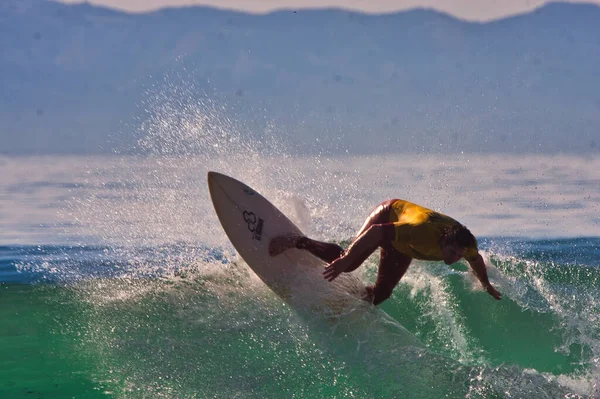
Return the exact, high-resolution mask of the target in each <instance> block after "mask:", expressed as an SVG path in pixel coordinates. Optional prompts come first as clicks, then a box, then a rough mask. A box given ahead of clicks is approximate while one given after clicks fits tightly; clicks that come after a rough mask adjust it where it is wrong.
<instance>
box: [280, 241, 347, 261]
mask: <svg viewBox="0 0 600 399" xmlns="http://www.w3.org/2000/svg"><path fill="white" fill-rule="evenodd" d="M290 248H297V249H304V250H306V251H309V252H310V253H311V254H313V255H314V256H316V257H317V258H319V259H321V260H323V261H325V262H327V263H331V262H333V261H334V260H336V259H337V258H339V257H340V256H342V254H343V253H344V248H342V247H340V246H339V245H337V244H333V243H329V242H321V241H316V240H312V239H310V238H308V237H305V236H299V235H281V236H278V237H275V238H273V239H272V240H271V242H270V243H269V254H270V255H271V256H276V255H279V254H280V253H282V252H283V251H285V250H287V249H290Z"/></svg>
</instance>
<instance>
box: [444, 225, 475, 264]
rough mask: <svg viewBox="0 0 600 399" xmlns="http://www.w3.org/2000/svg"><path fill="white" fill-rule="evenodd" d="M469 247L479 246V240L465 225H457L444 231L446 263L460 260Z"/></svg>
mask: <svg viewBox="0 0 600 399" xmlns="http://www.w3.org/2000/svg"><path fill="white" fill-rule="evenodd" d="M468 248H477V240H476V239H475V236H474V235H473V234H472V233H471V232H470V231H469V229H467V228H466V227H465V226H463V225H456V226H453V227H450V228H449V229H447V230H446V231H444V236H443V237H442V241H441V249H442V256H443V257H444V263H446V264H447V265H451V264H453V263H456V262H458V261H459V260H460V259H461V258H463V257H464V256H465V253H466V252H467V250H468Z"/></svg>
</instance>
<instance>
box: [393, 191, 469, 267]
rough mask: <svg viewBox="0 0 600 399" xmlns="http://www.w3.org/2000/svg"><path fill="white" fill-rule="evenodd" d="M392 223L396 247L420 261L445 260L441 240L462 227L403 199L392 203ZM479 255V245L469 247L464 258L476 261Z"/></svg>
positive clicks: (454, 221) (449, 218) (451, 220)
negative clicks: (453, 227) (447, 231)
mask: <svg viewBox="0 0 600 399" xmlns="http://www.w3.org/2000/svg"><path fill="white" fill-rule="evenodd" d="M390 222H391V223H394V227H395V230H396V239H395V240H394V242H393V243H392V245H393V246H394V248H395V249H396V250H398V251H399V252H401V253H402V254H404V255H406V256H409V257H411V258H414V259H421V260H443V256H442V250H441V248H440V240H441V239H442V236H443V234H444V230H445V229H447V228H449V227H452V226H456V225H459V224H460V223H458V222H457V221H456V220H454V219H452V218H451V217H449V216H446V215H443V214H441V213H438V212H435V211H432V210H431V209H427V208H424V207H422V206H419V205H417V204H413V203H412V202H408V201H404V200H397V201H396V202H394V203H393V204H392V208H391V212H390ZM477 254H478V249H477V245H475V246H474V247H470V248H467V251H466V252H465V259H467V260H471V259H474V258H475V257H476V256H477Z"/></svg>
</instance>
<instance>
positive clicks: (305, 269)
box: [208, 171, 365, 314]
mask: <svg viewBox="0 0 600 399" xmlns="http://www.w3.org/2000/svg"><path fill="white" fill-rule="evenodd" d="M208 186H209V191H210V196H211V199H212V202H213V205H214V208H215V211H216V213H217V216H218V218H219V221H220V222H221V225H222V226H223V229H224V230H225V233H226V234H227V237H228V238H229V240H230V241H231V243H232V244H233V246H234V248H235V249H236V251H237V252H238V253H239V255H240V256H241V258H242V259H243V260H244V261H245V262H246V263H247V264H248V266H249V267H250V268H251V269H252V270H253V271H254V272H255V273H256V274H257V275H258V277H259V278H260V279H261V280H262V281H263V282H264V283H265V284H266V285H267V286H268V287H269V288H270V289H271V290H273V291H274V292H275V293H276V294H277V295H278V296H280V297H281V298H282V299H283V300H284V301H286V302H287V303H288V304H290V305H291V306H292V307H293V308H295V309H296V310H307V309H310V310H312V311H315V310H317V311H319V312H325V313H335V314H339V313H343V312H344V311H345V309H349V308H353V307H355V306H356V304H357V301H360V302H362V303H363V304H364V301H362V300H360V299H359V298H360V296H361V295H362V294H363V293H364V289H365V286H364V284H363V283H362V282H361V281H360V280H359V279H358V278H357V277H355V276H354V275H350V274H342V275H341V276H339V277H338V278H337V279H336V280H334V281H333V282H331V283H329V282H327V281H326V280H325V279H324V278H323V275H322V273H323V270H324V267H325V266H326V264H325V262H323V261H322V260H320V259H318V258H316V257H315V256H313V255H312V254H310V253H309V252H308V251H302V250H298V249H295V248H294V249H288V250H286V251H284V252H283V253H281V254H280V255H277V256H270V255H269V252H268V248H269V242H270V241H271V239H272V238H273V237H276V236H278V235H282V234H296V235H303V233H302V231H301V230H300V229H299V228H298V227H297V226H296V225H295V224H294V223H293V222H292V221H291V220H290V219H289V218H288V217H287V216H285V215H284V214H283V213H282V212H281V211H280V210H279V209H278V208H277V207H276V206H275V205H273V204H272V203H271V202H270V201H269V200H267V199H266V198H265V197H263V196H262V195H261V194H260V193H258V192H257V191H256V190H254V189H253V188H251V187H249V186H248V185H246V184H244V183H242V182H241V181H238V180H236V179H234V178H232V177H230V176H227V175H224V174H221V173H217V172H212V171H211V172H208Z"/></svg>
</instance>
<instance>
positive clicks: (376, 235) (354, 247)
mask: <svg viewBox="0 0 600 399" xmlns="http://www.w3.org/2000/svg"><path fill="white" fill-rule="evenodd" d="M395 235H396V232H395V230H394V225H393V224H392V223H385V224H374V225H372V226H371V227H369V228H368V229H367V230H366V231H365V232H364V233H362V234H361V235H360V236H358V237H357V238H356V239H355V240H354V241H353V242H352V244H350V246H349V247H348V249H347V250H346V251H345V252H344V254H343V255H342V256H340V257H339V258H337V259H336V260H334V261H333V262H331V263H330V264H329V266H327V268H325V271H324V272H323V275H324V276H325V279H326V280H328V281H333V280H334V279H335V278H336V277H337V276H339V275H340V274H341V273H343V272H345V271H346V270H354V269H356V268H357V267H358V266H359V265H360V264H361V263H363V262H364V261H365V260H366V259H367V258H368V257H369V256H370V255H371V254H372V253H373V251H375V250H376V249H377V247H379V246H381V245H382V244H383V243H384V242H386V241H388V242H389V241H392V240H393V239H394V238H395Z"/></svg>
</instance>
